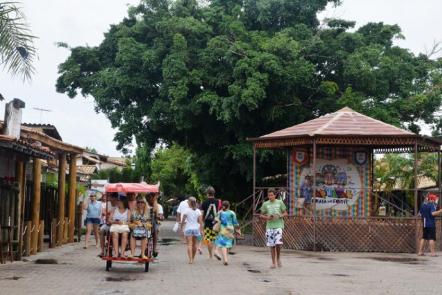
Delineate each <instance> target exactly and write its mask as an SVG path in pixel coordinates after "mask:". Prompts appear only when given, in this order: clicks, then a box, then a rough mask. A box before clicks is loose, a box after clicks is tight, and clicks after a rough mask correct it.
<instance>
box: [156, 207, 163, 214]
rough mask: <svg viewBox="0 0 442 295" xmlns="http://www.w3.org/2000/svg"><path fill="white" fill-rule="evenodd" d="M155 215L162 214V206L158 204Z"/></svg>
mask: <svg viewBox="0 0 442 295" xmlns="http://www.w3.org/2000/svg"><path fill="white" fill-rule="evenodd" d="M157 214H159V215H163V214H164V210H163V206H161V205H160V204H158V212H157Z"/></svg>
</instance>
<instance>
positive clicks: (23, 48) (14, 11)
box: [0, 1, 36, 80]
mask: <svg viewBox="0 0 442 295" xmlns="http://www.w3.org/2000/svg"><path fill="white" fill-rule="evenodd" d="M18 4H19V3H18V2H11V1H0V65H2V66H3V67H4V68H5V69H6V70H7V71H8V72H9V73H11V74H12V75H13V76H15V75H20V76H22V78H23V80H30V79H31V76H32V74H33V73H34V71H35V69H34V66H33V61H34V59H35V58H36V49H35V47H34V42H33V41H34V39H35V37H34V36H33V35H32V34H31V32H30V30H29V27H28V25H27V24H26V21H25V16H24V15H23V13H22V12H21V11H20V8H19V7H18Z"/></svg>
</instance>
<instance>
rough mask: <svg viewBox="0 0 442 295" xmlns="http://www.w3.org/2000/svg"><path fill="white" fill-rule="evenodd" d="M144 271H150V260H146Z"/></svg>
mask: <svg viewBox="0 0 442 295" xmlns="http://www.w3.org/2000/svg"><path fill="white" fill-rule="evenodd" d="M144 272H149V262H148V261H146V262H145V263H144Z"/></svg>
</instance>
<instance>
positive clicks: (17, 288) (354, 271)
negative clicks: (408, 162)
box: [0, 222, 442, 295]
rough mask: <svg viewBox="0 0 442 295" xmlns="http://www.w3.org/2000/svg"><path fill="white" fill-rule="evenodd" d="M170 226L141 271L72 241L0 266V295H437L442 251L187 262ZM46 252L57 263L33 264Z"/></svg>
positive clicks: (242, 255) (260, 254)
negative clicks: (108, 265)
mask: <svg viewBox="0 0 442 295" xmlns="http://www.w3.org/2000/svg"><path fill="white" fill-rule="evenodd" d="M172 225H173V223H172V222H166V223H164V224H163V226H162V227H163V228H162V232H161V237H162V238H163V239H166V238H169V239H173V240H163V243H162V244H163V245H161V246H160V260H159V262H158V263H155V264H152V265H151V266H150V270H149V272H148V273H145V272H143V265H132V264H114V267H113V269H112V270H111V271H110V272H106V271H105V269H104V267H105V263H104V262H103V261H101V260H100V259H99V258H98V257H96V254H97V249H95V247H90V248H89V249H87V250H84V249H82V246H83V244H72V245H67V246H64V247H62V248H57V249H50V250H48V251H46V252H44V253H39V254H38V255H36V256H32V257H31V258H30V261H27V262H15V263H13V264H10V263H8V264H5V265H0V294H8V295H9V294H27V295H29V294H45V295H50V294H76V295H78V294H131V295H133V294H155V293H154V292H159V293H157V294H180V295H182V294H192V293H193V294H210V295H216V294H224V295H225V294H248V295H251V294H340V295H341V294H400V295H404V294H442V280H441V273H442V257H436V258H430V257H423V258H420V257H419V258H418V257H416V256H415V255H408V254H401V255H392V254H361V253H312V252H300V251H285V252H284V253H283V263H284V266H283V268H281V269H276V270H271V269H269V265H270V263H269V257H268V252H267V251H266V250H265V249H262V248H254V247H246V246H237V247H236V248H234V249H233V251H232V252H234V255H232V256H230V259H231V261H230V264H229V266H224V265H222V264H221V263H219V262H218V261H216V260H209V259H208V258H207V250H206V249H203V251H204V254H205V255H204V254H203V255H202V256H198V257H197V260H196V263H195V264H194V265H189V264H187V262H186V261H187V259H186V256H185V245H184V244H182V243H181V242H180V241H177V240H176V238H177V237H176V236H175V234H174V233H173V232H171V230H170V229H171V227H172ZM45 258H51V259H56V260H57V262H58V264H45V265H41V264H35V263H34V261H35V260H36V259H45ZM206 282H211V284H210V285H209V286H210V287H207V285H206V284H205V283H206Z"/></svg>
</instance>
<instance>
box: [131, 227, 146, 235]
mask: <svg viewBox="0 0 442 295" xmlns="http://www.w3.org/2000/svg"><path fill="white" fill-rule="evenodd" d="M132 233H133V236H134V237H145V236H146V235H147V230H146V228H145V227H144V226H143V227H141V226H137V227H136V228H134V229H133V232H132Z"/></svg>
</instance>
